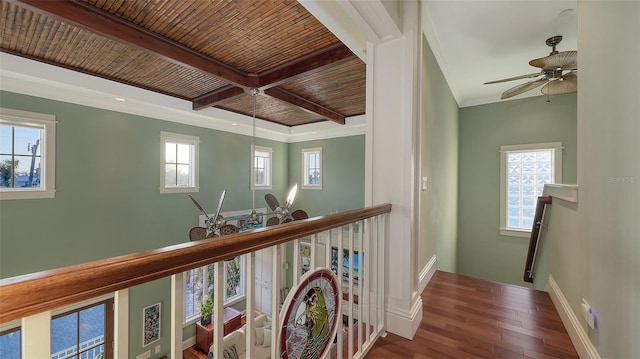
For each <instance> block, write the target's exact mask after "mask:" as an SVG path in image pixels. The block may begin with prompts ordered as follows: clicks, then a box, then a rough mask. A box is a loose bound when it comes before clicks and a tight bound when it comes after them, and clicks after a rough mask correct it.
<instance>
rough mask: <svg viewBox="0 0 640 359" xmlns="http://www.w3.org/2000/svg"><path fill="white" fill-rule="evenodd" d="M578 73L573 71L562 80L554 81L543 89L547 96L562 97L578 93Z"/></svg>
mask: <svg viewBox="0 0 640 359" xmlns="http://www.w3.org/2000/svg"><path fill="white" fill-rule="evenodd" d="M577 75H578V71H571V72H569V73H568V74H566V75H563V76H562V78H561V79H557V80H553V81H551V82H549V83H548V84H546V85H544V86H543V87H542V93H543V94H545V95H560V94H564V93H573V92H577V91H578V76H577Z"/></svg>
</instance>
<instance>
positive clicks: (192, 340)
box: [182, 335, 196, 350]
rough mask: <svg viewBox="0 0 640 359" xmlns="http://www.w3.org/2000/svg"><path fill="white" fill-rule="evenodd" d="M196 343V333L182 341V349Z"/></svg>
mask: <svg viewBox="0 0 640 359" xmlns="http://www.w3.org/2000/svg"><path fill="white" fill-rule="evenodd" d="M194 345H196V337H195V335H194V336H192V337H189V338H187V339H185V340H184V341H183V342H182V350H185V349H187V348H191V347H192V346H194Z"/></svg>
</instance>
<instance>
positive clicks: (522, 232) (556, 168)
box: [499, 142, 563, 238]
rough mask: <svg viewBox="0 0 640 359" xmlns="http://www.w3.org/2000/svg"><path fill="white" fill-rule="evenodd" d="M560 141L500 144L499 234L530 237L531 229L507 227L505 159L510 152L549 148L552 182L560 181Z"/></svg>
mask: <svg viewBox="0 0 640 359" xmlns="http://www.w3.org/2000/svg"><path fill="white" fill-rule="evenodd" d="M562 148H563V147H562V142H547V143H533V144H523V145H507V146H500V227H499V230H500V234H501V235H503V236H513V237H527V238H528V237H530V236H531V229H529V230H526V229H519V228H513V227H508V225H507V224H508V222H507V207H508V204H507V160H508V154H509V153H510V152H529V151H532V152H533V151H542V150H551V151H553V155H552V161H553V163H552V165H553V181H554V182H553V183H556V184H558V183H562Z"/></svg>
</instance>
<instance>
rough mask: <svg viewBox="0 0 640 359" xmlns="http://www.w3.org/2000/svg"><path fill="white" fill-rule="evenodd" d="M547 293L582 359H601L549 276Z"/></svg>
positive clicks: (546, 287) (556, 284)
mask: <svg viewBox="0 0 640 359" xmlns="http://www.w3.org/2000/svg"><path fill="white" fill-rule="evenodd" d="M545 291H547V292H548V293H549V296H550V297H551V300H552V301H553V305H554V306H555V307H556V310H557V311H558V314H560V318H561V319H562V323H563V324H564V326H565V328H566V329H567V332H568V333H569V338H571V342H572V343H573V346H574V347H575V348H576V351H577V352H578V355H579V356H580V358H589V359H601V358H600V354H599V353H598V350H597V349H596V348H595V346H594V345H593V343H592V342H591V339H589V335H588V334H587V332H585V330H584V328H583V327H582V325H580V322H579V320H578V317H577V316H576V314H575V313H574V312H573V310H572V309H571V306H570V305H569V302H567V299H566V298H565V296H564V294H563V293H562V291H561V290H560V287H559V286H558V283H556V281H555V279H553V277H552V276H551V275H549V281H548V282H547V285H546V286H545Z"/></svg>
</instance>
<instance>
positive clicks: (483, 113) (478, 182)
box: [457, 94, 577, 285]
mask: <svg viewBox="0 0 640 359" xmlns="http://www.w3.org/2000/svg"><path fill="white" fill-rule="evenodd" d="M545 101H546V97H544V96H538V97H532V98H527V99H521V100H512V101H505V102H499V103H495V104H489V105H481V106H473V107H465V108H462V109H460V123H459V126H460V127H459V164H458V170H459V172H458V174H459V181H458V252H457V255H458V260H457V268H458V273H460V274H466V275H473V276H475V277H479V278H484V279H488V280H493V281H500V282H506V283H512V284H518V285H525V282H524V281H523V280H522V276H523V271H524V265H525V259H526V256H527V249H528V245H529V240H528V238H517V237H509V236H501V235H500V234H499V231H498V227H499V223H500V221H499V219H500V202H499V198H500V193H499V189H500V176H499V174H500V153H499V150H500V146H501V145H515V144H525V143H539V142H555V141H560V142H562V144H563V146H564V150H563V158H562V165H563V171H562V178H563V182H564V183H569V184H574V183H576V178H577V169H576V161H577V160H576V137H577V126H576V122H577V121H576V109H577V106H576V95H575V94H569V95H560V96H553V97H552V98H551V103H545Z"/></svg>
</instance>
